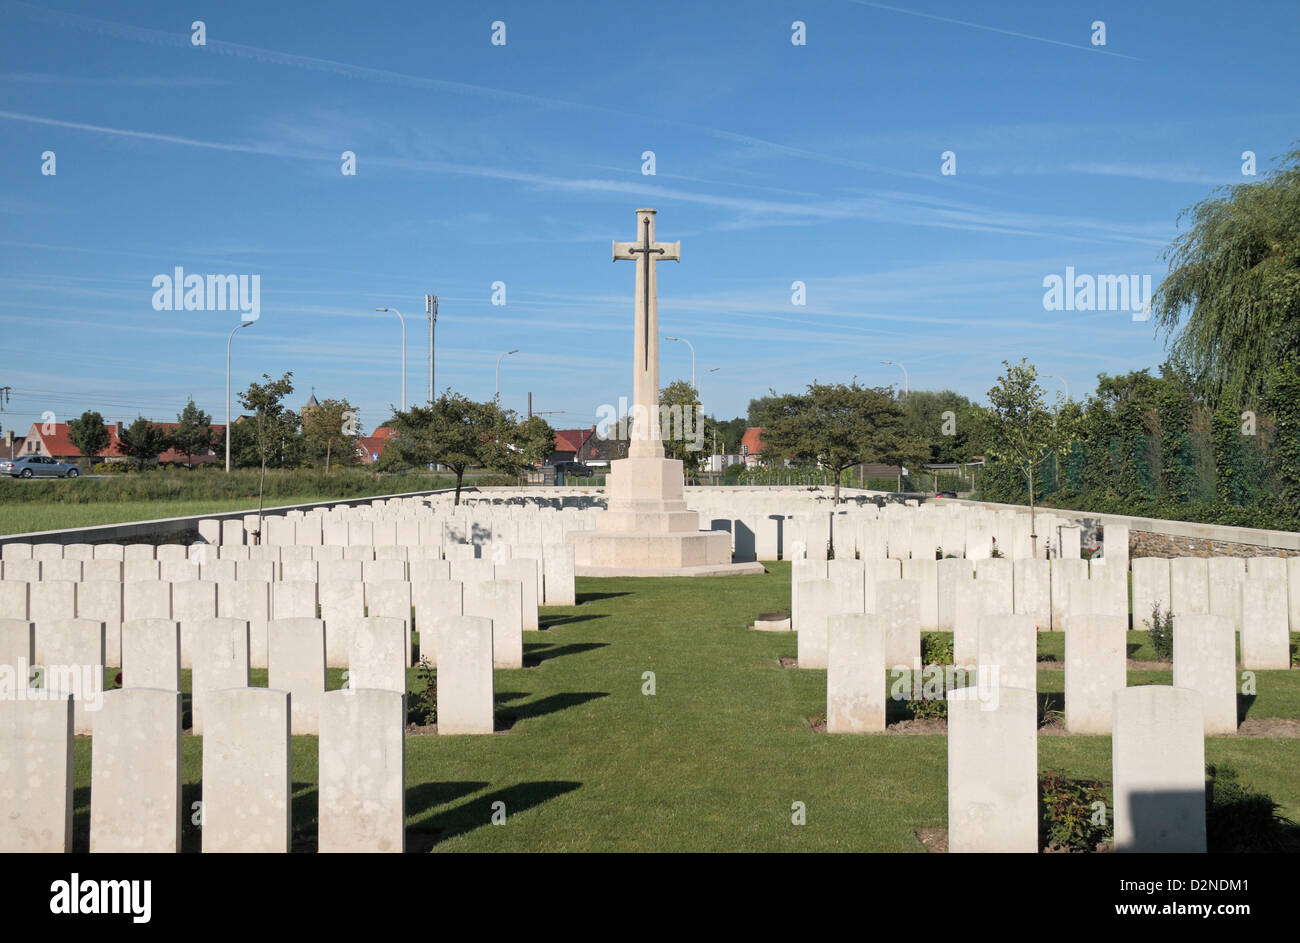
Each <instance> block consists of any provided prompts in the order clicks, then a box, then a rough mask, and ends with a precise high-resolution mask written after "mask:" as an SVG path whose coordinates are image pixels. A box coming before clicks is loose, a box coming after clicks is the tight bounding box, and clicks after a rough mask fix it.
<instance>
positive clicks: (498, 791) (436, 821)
mask: <svg viewBox="0 0 1300 943" xmlns="http://www.w3.org/2000/svg"><path fill="white" fill-rule="evenodd" d="M767 566H768V569H769V570H770V571H771V572H770V573H768V574H766V575H762V576H744V577H727V578H716V579H684V578H679V579H654V580H649V579H647V580H633V579H617V580H611V579H587V578H579V579H578V581H577V587H578V594H579V605H578V606H576V607H571V608H567V607H566V608H560V607H544V608H543V609H542V619H541V621H542V625H543V626H544V627H545V631H542V632H538V633H525V641H524V645H525V661H526V663H528V664H529V665H531V666H532V667H527V668H524V669H522V670H513V671H509V670H499V671H497V672H496V700H497V722H498V728H499V732H498V733H497V734H495V735H493V736H477V737H473V736H465V737H445V738H439V737H436V736H411V737H408V738H407V740H406V786H407V792H406V805H407V809H406V811H407V849H408V851H429V850H432V851H515V852H518V851H759V852H762V851H872V852H919V851H922V850H923V849H922V846H921V844H920V842H919V841H918V840H917V839H916V837H915V834H914V830H915V829H917V828H923V827H944V826H946V823H947V807H946V806H947V742H946V738H945V737H943V736H936V735H906V736H895V735H884V736H838V735H837V736H831V735H827V734H817V733H814V732H813V730H812V729H811V727H810V725H809V724H808V722H807V718H808V717H809V716H811V715H814V714H816V713H817V712H818V711H820V710H823V709H824V708H825V698H826V687H825V685H826V682H825V678H826V675H825V672H824V671H801V670H792V669H784V668H781V667H779V662H778V660H779V659H780V658H781V657H783V656H790V657H793V656H794V655H795V653H796V640H795V636H794V634H793V633H775V632H752V631H749V630H748V629H747V628H746V626H748V625H749V624H751V623H752V622H753V620H754V617H755V616H757V615H759V614H761V613H765V612H771V611H774V610H779V609H785V608H788V606H789V574H790V569H789V565H788V564H784V563H769V564H767ZM1063 642H1064V639H1063V637H1062V636H1060V635H1059V634H1056V635H1053V634H1050V633H1040V635H1039V651H1040V655H1047V654H1054V655H1056V657H1057V658H1058V659H1060V658H1063V657H1064V648H1063ZM1130 643H1131V645H1139V646H1145V645H1146V635H1145V633H1141V632H1139V633H1131V634H1130ZM1134 657H1137V658H1147V657H1150V654H1149V651H1148V650H1146V649H1144V648H1139V649H1137V650H1135V653H1134ZM647 671H652V672H654V676H655V678H654V680H655V690H656V693H655V694H654V695H646V694H642V687H643V685H645V684H646V681H645V680H644V679H643V675H644V673H645V672H647ZM112 674H115V672H111V673H110V677H111V675H112ZM184 674H185V677H184V679H183V686H184V687H185V688H186V690H188V686H189V678H188V676H189V672H188V671H187V672H185V673H184ZM1259 677H1260V680H1259V695H1258V698H1257V699H1256V700H1255V701H1254V702H1253V704H1251V705H1250V709H1249V716H1251V717H1255V716H1285V717H1297V716H1300V671H1291V672H1260V673H1259ZM1169 680H1170V679H1169V673H1168V672H1158V671H1157V672H1145V671H1144V672H1137V671H1131V672H1130V673H1129V682H1130V684H1137V683H1163V684H1167V683H1169ZM408 682H409V685H410V687H411V689H412V690H414V689H415V687H416V683H417V679H416V673H415V670H414V669H412V670H411V671H410V672H408ZM253 684H255V685H265V684H266V672H265V671H264V670H262V671H254V672H253ZM327 686H328V687H330V688H338V687H341V686H342V672H341V671H339V670H337V669H331V670H330V671H329V672H328V681H327ZM1063 690H1064V675H1063V672H1061V671H1060V670H1059V669H1051V668H1043V667H1042V666H1041V664H1040V671H1039V693H1040V704H1042V705H1044V706H1047V701H1049V700H1051V701H1052V704H1051V705H1050V706H1051V707H1054V708H1056V709H1060V707H1061V705H1062V701H1063V694H1062V692H1063ZM187 707H188V704H187ZM500 728H508V729H506V730H504V731H501V730H500ZM316 747H317V744H316V738H315V737H295V738H294V742H293V781H294V792H295V796H294V809H293V814H294V835H295V840H294V848H295V850H301V851H311V850H314V848H315V832H316V822H315V816H316V787H315V782H316ZM90 752H91V742H90V740H88V739H86V738H78V740H77V742H76V745H75V764H76V766H75V776H76V800H75V804H76V807H77V808H76V817H75V829H76V847H77V848H78V849H79V850H83V851H84V850H85V849H86V848H87V846H88V841H89V838H88V828H89V784H90ZM201 754H202V742H201V740H200V739H199V738H195V737H190V736H186V737H185V738H184V744H183V774H184V779H185V787H184V791H183V802H184V807H185V816H184V818H185V823H186V824H185V829H184V847H185V850H186V851H197V850H198V849H199V829H198V828H197V827H196V826H194V825H192V824H191V815H192V810H193V805H192V804H193V803H194V802H196V801H198V799H199V798H200V782H199V780H200V776H201V769H200V766H201ZM1206 761H1207V762H1209V763H1218V762H1224V761H1228V762H1231V763H1232V764H1233V765H1234V766H1236V768H1237V769H1238V771H1239V773H1240V774H1241V779H1242V781H1243V783H1245V784H1247V785H1250V786H1251V787H1253V788H1255V789H1259V790H1262V791H1264V792H1267V793H1269V794H1270V795H1272V796H1273V798H1274V799H1275V800H1277V801H1278V802H1279V803H1281V804H1282V806H1283V810H1282V811H1283V813H1284V814H1286V815H1288V816H1290V817H1291V818H1295V819H1300V781H1297V779H1296V776H1295V770H1296V769H1297V768H1300V740H1295V739H1291V740H1285V739H1277V740H1259V739H1255V740H1250V739H1244V738H1243V739H1232V738H1217V737H1216V738H1211V739H1209V740H1207V743H1206ZM1039 768H1040V769H1048V768H1057V769H1062V770H1066V771H1067V772H1069V773H1070V774H1071V775H1074V776H1080V777H1089V778H1097V779H1102V780H1106V781H1109V779H1110V738H1109V737H1082V736H1040V737H1039ZM795 802H802V803H803V804H804V808H805V811H806V822H807V824H805V825H802V826H800V825H794V824H792V822H791V816H792V814H793V812H792V808H791V807H792V804H793V803H795ZM496 803H504V811H505V816H506V821H505V824H504V825H493V824H491V823H492V816H493V811H494V805H495V804H496Z"/></svg>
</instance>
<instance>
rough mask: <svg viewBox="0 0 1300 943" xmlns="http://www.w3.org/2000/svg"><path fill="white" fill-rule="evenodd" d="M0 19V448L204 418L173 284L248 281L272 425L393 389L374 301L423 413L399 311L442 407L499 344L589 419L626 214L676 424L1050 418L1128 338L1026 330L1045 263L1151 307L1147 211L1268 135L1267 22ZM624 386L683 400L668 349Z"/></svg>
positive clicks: (1293, 125)
mask: <svg viewBox="0 0 1300 943" xmlns="http://www.w3.org/2000/svg"><path fill="white" fill-rule="evenodd" d="M194 20H202V21H203V22H204V24H205V28H206V40H207V44H206V46H202V47H198V46H194V45H193V44H192V41H191V22H192V21H194ZM495 20H500V21H503V22H504V23H505V24H506V32H505V39H506V42H505V45H504V46H498V45H493V44H492V42H491V37H492V23H493V21H495ZM795 20H800V21H803V22H804V23H805V24H806V37H807V42H806V45H803V46H795V45H793V44H792V43H791V35H792V30H791V24H792V22H793V21H795ZM1095 20H1101V21H1103V22H1104V23H1105V28H1106V45H1105V46H1094V45H1093V44H1092V43H1091V41H1090V39H1091V36H1092V34H1093V32H1092V28H1091V24H1092V23H1093V22H1094V21H1095ZM0 23H2V24H3V29H0V171H2V173H0V287H2V288H3V290H2V291H0V337H2V338H3V341H2V343H0V349H3V352H4V358H3V366H2V367H0V386H9V387H12V389H13V393H12V396H11V401H10V403H9V406H8V409H7V410H6V412H5V413H3V414H0V425H3V426H4V427H5V428H16V429H18V430H20V431H25V430H26V428H27V426H28V425H29V424H30V423H31V422H33V421H39V420H40V418H41V416H42V414H43V413H45V412H47V411H48V412H53V413H54V414H55V415H56V417H57V418H58V419H59V420H61V421H62V420H65V419H67V418H70V417H73V416H76V415H79V414H80V413H81V412H82V411H83V410H84V409H97V410H99V411H100V412H101V413H103V414H104V416H105V418H106V419H108V420H110V421H112V420H115V419H121V420H125V421H127V422H129V421H130V420H131V419H134V418H135V416H136V415H140V414H143V415H145V416H148V417H150V418H154V419H160V420H164V419H165V420H170V419H174V417H175V414H176V413H177V412H179V410H180V408H181V406H182V405H183V404H184V401H185V399H186V398H187V396H191V395H192V396H193V397H194V399H195V400H196V401H197V402H198V404H199V405H200V406H201V407H203V408H205V409H207V410H209V411H210V412H212V413H213V415H214V418H216V420H217V421H221V419H222V418H223V416H224V410H225V406H224V382H225V360H224V355H225V339H226V334H227V333H228V331H229V330H230V329H231V328H232V327H234V326H235V325H236V324H237V323H238V318H237V315H236V314H235V313H233V312H229V311H156V310H154V308H153V306H152V303H151V302H152V298H153V293H154V289H153V287H152V279H153V278H154V276H155V275H158V274H163V273H171V272H172V271H173V269H174V268H175V267H177V266H181V267H183V268H184V270H185V271H186V272H187V273H198V274H258V275H259V276H260V279H261V316H260V318H259V320H258V321H257V323H256V324H255V325H253V326H252V327H250V328H248V329H246V330H243V331H241V332H240V333H239V334H238V335H237V336H236V338H235V342H234V365H233V374H232V376H233V386H234V388H235V389H236V390H238V389H240V388H243V387H245V386H246V385H247V384H248V382H249V381H250V380H251V379H254V378H257V377H260V375H261V374H263V373H270V374H272V375H275V376H278V375H279V374H281V373H283V372H285V371H289V370H291V371H293V374H294V379H295V382H296V383H297V384H298V390H297V391H296V392H295V394H294V396H293V397H292V400H293V402H294V404H295V405H297V404H299V403H300V402H301V401H302V400H305V399H306V397H307V395H308V393H309V392H310V389H311V388H312V387H314V388H315V390H316V394H317V396H319V397H320V398H322V399H324V398H326V397H329V396H333V397H346V398H348V399H349V400H350V401H351V402H352V403H353V404H354V405H357V406H359V407H360V411H361V422H362V424H363V425H364V426H365V428H366V429H367V430H369V429H370V428H372V427H373V426H374V425H375V424H376V423H378V422H379V421H381V420H382V419H383V418H385V417H386V415H387V412H388V407H389V406H390V405H391V404H396V403H397V402H398V401H399V398H400V394H401V388H400V371H399V350H400V348H399V338H400V328H399V325H398V323H397V320H396V318H395V317H394V316H392V315H384V314H376V313H375V312H374V311H373V309H374V308H375V307H377V306H389V307H395V308H398V309H400V310H401V311H402V312H403V313H404V314H405V315H406V319H407V332H408V341H407V343H408V352H407V357H408V367H407V369H408V380H407V384H408V399H409V400H411V401H417V400H422V399H423V397H424V392H425V390H426V386H427V373H426V370H427V357H426V352H427V346H428V333H427V326H426V320H425V316H424V294H425V293H426V292H433V293H436V294H438V295H439V296H440V298H441V310H440V313H439V320H438V328H437V373H436V377H437V385H438V387H439V388H440V389H441V388H443V387H445V386H451V387H452V388H453V389H455V390H458V391H460V392H463V393H465V394H467V395H470V396H472V397H475V398H489V397H491V395H492V392H493V382H494V370H495V367H496V363H497V357H498V355H499V354H501V353H502V352H504V351H506V350H509V349H511V348H518V349H519V353H518V354H516V355H514V356H511V357H508V358H507V359H506V361H505V363H504V364H503V366H502V372H501V396H502V401H503V403H504V404H505V405H506V406H509V407H511V408H514V409H516V410H518V411H520V412H522V411H523V410H524V408H525V404H526V395H527V393H528V391H530V390H531V391H532V392H533V394H534V408H535V409H537V410H545V411H563V412H562V413H561V414H557V415H552V416H549V417H548V418H549V419H550V421H551V422H552V424H553V425H555V426H557V427H560V428H572V427H579V426H585V425H590V424H591V423H592V422H594V421H595V417H596V411H597V408H598V407H599V406H600V404H603V403H616V402H617V401H618V397H619V396H622V395H628V394H629V392H630V386H631V383H630V373H631V371H630V362H631V344H632V278H633V270H632V266H630V265H627V264H623V263H620V264H613V263H612V262H611V261H610V254H609V253H610V241H611V240H612V239H620V240H626V239H631V238H633V237H634V235H635V232H634V229H635V217H634V215H633V211H634V210H635V209H636V208H638V207H641V206H652V207H655V208H657V209H658V211H659V215H658V236H659V238H660V239H662V240H668V241H675V240H681V242H682V261H681V263H679V264H665V265H663V266H661V273H660V280H659V288H660V327H661V331H662V333H665V334H677V335H681V336H684V337H686V338H688V339H690V340H691V341H692V342H693V343H694V345H695V349H696V351H697V368H696V369H697V373H698V374H700V375H702V374H703V373H704V372H705V371H706V370H708V369H709V368H712V367H720V368H721V369H720V370H719V371H718V372H716V373H714V374H712V375H711V376H710V377H709V378H708V380H707V381H706V382H705V383H704V384H703V392H704V398H705V406H706V409H707V410H708V411H709V412H713V413H717V414H718V415H720V416H731V415H738V414H739V415H743V413H744V410H745V407H746V404H747V403H748V401H749V399H750V398H751V397H753V396H757V395H761V394H763V393H765V392H766V391H767V390H768V389H769V388H773V387H774V388H775V389H777V390H778V391H782V392H784V391H792V390H796V389H800V388H802V387H803V385H804V384H806V383H807V382H809V381H811V380H813V379H817V380H820V381H823V382H826V381H847V380H849V379H850V378H852V377H855V376H856V377H857V378H858V379H859V380H860V381H864V382H867V383H870V384H872V385H877V384H879V385H884V384H890V383H896V382H899V381H900V380H901V373H900V372H899V371H898V370H897V368H894V367H887V366H881V365H880V364H879V361H880V360H896V361H901V362H903V363H904V364H906V367H907V370H908V372H909V374H910V381H911V385H912V387H913V388H932V389H933V388H943V387H947V388H952V389H956V390H958V391H960V392H962V393H965V394H967V395H970V396H972V397H975V398H977V399H980V400H982V399H983V397H984V393H985V391H987V389H988V388H989V386H990V385H991V384H992V382H993V379H994V378H995V376H996V375H997V373H998V372H999V371H1000V369H1001V368H1000V362H1001V361H1002V360H1003V359H1009V360H1015V359H1018V358H1020V357H1022V356H1024V357H1028V358H1029V359H1030V360H1031V361H1032V362H1033V363H1035V364H1036V365H1037V366H1038V368H1039V370H1040V372H1042V373H1044V374H1054V375H1058V376H1060V377H1063V378H1064V379H1065V380H1067V381H1068V383H1069V385H1070V387H1071V392H1072V393H1073V394H1074V395H1075V396H1076V397H1078V396H1080V394H1082V393H1084V392H1086V391H1088V390H1090V389H1091V388H1092V386H1093V384H1094V382H1095V378H1096V375H1097V374H1098V373H1099V372H1102V371H1105V372H1108V373H1117V372H1123V371H1127V370H1130V369H1135V368H1140V367H1144V366H1154V365H1156V364H1158V363H1159V362H1160V360H1161V359H1162V356H1163V345H1162V342H1161V339H1159V338H1157V337H1156V336H1155V334H1154V330H1153V327H1152V325H1151V324H1150V323H1143V322H1135V321H1134V320H1133V318H1132V315H1131V314H1130V313H1129V312H1127V311H1047V310H1044V307H1043V294H1044V288H1043V279H1044V277H1045V276H1047V275H1051V274H1064V272H1065V269H1066V266H1073V267H1074V269H1075V270H1076V271H1077V272H1079V273H1095V274H1150V275H1152V276H1153V280H1154V281H1155V282H1156V283H1157V284H1158V283H1159V281H1160V278H1161V276H1162V275H1163V273H1164V272H1165V271H1166V263H1165V262H1163V261H1162V259H1161V256H1162V252H1163V250H1164V248H1165V247H1166V246H1167V245H1168V244H1169V242H1170V241H1171V240H1172V239H1173V237H1174V236H1175V235H1176V233H1177V231H1178V229H1177V217H1178V213H1179V211H1180V210H1181V209H1182V208H1184V207H1187V206H1190V205H1192V204H1194V203H1195V202H1196V201H1198V200H1199V199H1201V198H1203V197H1204V196H1206V195H1208V194H1209V193H1210V192H1211V190H1212V189H1213V188H1214V187H1216V186H1218V185H1221V184H1231V183H1239V182H1242V181H1243V180H1247V179H1249V178H1246V177H1243V176H1242V172H1241V169H1242V160H1241V154H1242V152H1243V151H1246V150H1251V151H1254V152H1255V154H1256V155H1257V160H1258V169H1259V171H1260V172H1261V173H1263V172H1264V171H1265V170H1266V169H1267V168H1268V167H1270V166H1272V163H1273V159H1274V158H1276V157H1277V156H1279V155H1281V154H1283V153H1285V152H1286V151H1288V150H1289V149H1290V146H1291V143H1292V142H1293V141H1294V140H1296V139H1297V138H1300V130H1298V129H1300V122H1298V121H1297V117H1298V112H1300V105H1297V102H1296V98H1295V95H1294V91H1295V89H1296V88H1300V74H1298V73H1300V58H1297V57H1296V56H1295V42H1296V38H1297V36H1300V28H1298V27H1300V5H1296V4H1293V3H1281V2H1279V3H1259V2H1239V3H1233V4H1211V3H1198V2H1186V0H1180V2H1177V3H1143V4H1140V5H1139V4H1130V3H1119V2H1114V0H1094V2H1090V3H1081V2H1073V0H1069V2H1060V3H1051V4H1043V3H1041V2H1018V0H1010V2H999V3H981V4H972V3H956V2H942V0H897V2H896V3H894V4H876V3H867V2H854V0H797V2H781V3H762V2H757V3H727V2H719V3H709V4H699V3H686V2H671V0H669V2H661V3H658V4H655V5H653V6H652V7H649V8H646V7H642V6H638V5H636V4H627V5H616V4H610V3H589V2H565V3H546V4H542V3H536V2H494V3H493V4H491V5H481V4H476V3H468V2H462V3H438V4H424V3H421V4H414V3H413V4H387V3H364V4H358V3H336V2H318V3H312V4H266V3H245V2H228V0H227V2H222V3H219V4H213V3H198V4H185V5H178V4H176V3H174V2H166V3H163V2H157V3H155V2H138V3H95V4H89V3H87V4H74V3H69V2H60V3H48V2H41V3H32V4H27V3H13V2H7V0H0ZM345 150H350V151H353V152H354V153H355V155H356V170H357V172H356V174H355V175H354V176H345V175H344V174H342V173H341V170H340V168H341V164H342V161H341V159H340V155H341V154H342V152H343V151H345ZM646 150H653V151H654V152H655V164H656V171H657V173H656V174H655V175H654V176H647V175H645V174H643V173H642V165H643V162H642V153H643V152H644V151H646ZM949 150H951V151H953V152H954V153H955V155H956V171H957V172H956V174H955V175H950V176H947V175H943V174H942V173H941V172H940V171H941V163H942V158H941V155H942V153H943V152H944V151H949ZM46 151H53V152H54V154H55V160H56V165H55V166H56V170H57V173H56V174H55V175H53V176H50V175H43V174H42V173H41V167H42V154H43V153H44V152H46ZM796 280H798V281H802V282H804V283H805V285H806V286H807V287H806V299H807V303H806V304H805V305H803V306H796V305H794V304H792V303H791V295H792V291H791V285H792V283H793V282H794V281H796ZM498 281H500V282H504V283H505V286H506V304H505V305H504V306H494V305H493V304H492V303H491V299H492V285H493V283H494V282H498ZM660 370H661V380H663V381H664V382H667V381H669V380H671V379H674V378H677V377H687V376H688V375H689V372H690V353H689V351H688V349H687V348H686V346H685V345H684V344H674V343H668V342H665V343H664V345H663V351H662V356H661V368H660ZM1044 386H1045V387H1046V388H1047V389H1049V390H1050V391H1054V390H1055V389H1059V388H1060V386H1061V384H1059V383H1058V382H1057V381H1056V380H1045V381H1044Z"/></svg>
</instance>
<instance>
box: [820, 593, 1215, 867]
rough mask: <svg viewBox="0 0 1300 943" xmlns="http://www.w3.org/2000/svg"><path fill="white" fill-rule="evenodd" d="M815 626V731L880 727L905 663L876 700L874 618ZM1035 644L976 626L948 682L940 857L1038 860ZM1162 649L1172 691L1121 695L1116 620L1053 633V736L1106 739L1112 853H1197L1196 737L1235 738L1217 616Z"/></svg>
mask: <svg viewBox="0 0 1300 943" xmlns="http://www.w3.org/2000/svg"><path fill="white" fill-rule="evenodd" d="M829 624H830V648H829V665H828V668H827V672H826V725H827V726H826V729H827V732H828V733H872V732H880V731H883V730H884V729H885V707H886V697H887V696H895V695H896V696H902V690H903V688H905V689H906V690H907V691H908V692H914V691H915V690H916V687H915V686H916V685H920V684H922V678H921V674H922V672H921V668H920V665H919V659H918V660H913V661H910V662H902V663H897V664H899V668H900V669H904V670H903V671H899V672H897V673H896V674H895V681H896V682H898V681H901V682H903V688H900V690H899V691H898V692H892V691H891V692H890V695H887V693H886V687H887V685H886V666H887V664H888V662H887V655H886V652H887V650H888V646H889V644H890V636H889V622H888V620H887V619H886V618H885V617H884V616H881V615H875V614H869V613H857V614H852V615H835V616H832V617H831V618H830V620H829ZM1036 639H1037V634H1036V632H1035V629H1034V624H1033V622H1032V620H1030V619H1029V618H1028V617H1025V616H1014V615H1007V616H984V617H983V618H981V619H980V620H979V644H978V656H977V664H976V665H975V666H974V668H975V673H974V676H973V677H965V678H962V677H961V675H963V674H965V672H960V673H955V677H954V678H953V679H951V680H954V681H957V682H958V684H957V687H956V688H955V689H953V690H949V691H948V692H947V694H946V699H947V708H948V848H949V850H950V851H953V852H1030V853H1032V852H1035V851H1037V850H1038V819H1039V815H1038V812H1039V802H1040V799H1039V795H1038V735H1037V731H1038V697H1037V693H1036V690H1037V664H1036V660H1037V659H1036V644H1035V643H1036ZM1174 640H1175V652H1174V684H1173V686H1168V685H1164V686H1160V685H1149V686H1140V687H1127V680H1126V672H1125V651H1124V630H1123V626H1122V624H1121V623H1120V622H1119V620H1118V619H1116V618H1115V617H1113V616H1100V615H1092V616H1081V617H1075V618H1073V619H1072V620H1071V623H1070V629H1069V631H1068V632H1067V634H1066V668H1065V670H1066V696H1065V706H1066V726H1067V728H1068V729H1070V731H1071V732H1072V733H1088V734H1102V735H1105V734H1110V735H1111V737H1112V741H1111V756H1112V764H1113V777H1114V830H1115V831H1114V833H1115V848H1116V850H1117V851H1145V852H1171V851H1193V852H1197V851H1205V805H1204V803H1205V796H1204V784H1205V777H1204V763H1205V736H1206V735H1207V734H1215V733H1231V732H1233V731H1235V730H1236V717H1237V713H1236V711H1237V708H1236V689H1235V682H1234V670H1233V665H1232V630H1231V626H1229V625H1228V624H1227V622H1226V620H1224V619H1222V618H1220V617H1217V616H1209V615H1199V616H1184V617H1180V618H1179V620H1178V630H1177V631H1176V632H1175V633H1174ZM962 682H971V683H968V684H967V683H962ZM925 683H927V684H928V683H929V679H926V680H925ZM947 686H949V685H948V683H947V680H945V681H944V682H942V683H941V684H940V685H939V689H940V690H942V689H943V687H947ZM908 696H912V694H911V693H909V694H908Z"/></svg>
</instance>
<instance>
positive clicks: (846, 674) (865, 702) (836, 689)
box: [826, 581, 901, 733]
mask: <svg viewBox="0 0 1300 943" xmlns="http://www.w3.org/2000/svg"><path fill="white" fill-rule="evenodd" d="M900 582H901V581H900ZM827 635H828V647H827V655H826V664H827V670H826V732H827V733H870V732H873V731H883V730H884V729H885V664H886V662H885V627H884V619H883V618H882V617H880V616H877V615H873V614H870V613H863V612H855V613H845V614H840V615H833V616H831V617H830V618H829V619H828V620H827Z"/></svg>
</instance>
